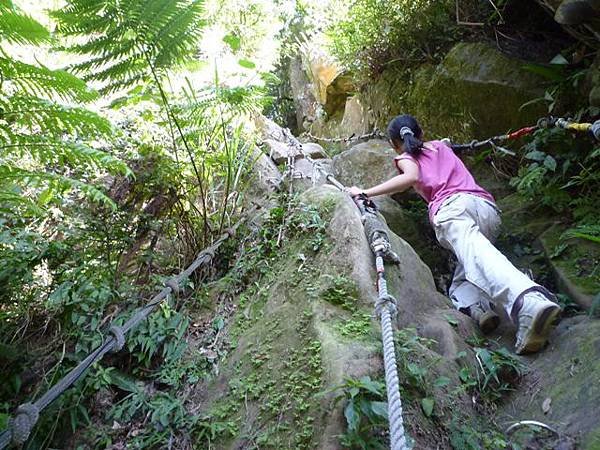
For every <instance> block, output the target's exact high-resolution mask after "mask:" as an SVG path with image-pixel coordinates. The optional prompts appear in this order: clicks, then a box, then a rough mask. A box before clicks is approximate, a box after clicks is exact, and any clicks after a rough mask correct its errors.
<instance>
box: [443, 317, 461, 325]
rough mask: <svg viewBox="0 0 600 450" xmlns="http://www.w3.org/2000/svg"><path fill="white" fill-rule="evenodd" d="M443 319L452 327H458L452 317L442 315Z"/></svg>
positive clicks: (456, 321)
mask: <svg viewBox="0 0 600 450" xmlns="http://www.w3.org/2000/svg"><path fill="white" fill-rule="evenodd" d="M444 318H445V319H446V321H447V322H448V323H449V324H450V325H452V326H453V327H457V326H458V320H456V319H455V318H454V317H452V316H451V315H449V314H444Z"/></svg>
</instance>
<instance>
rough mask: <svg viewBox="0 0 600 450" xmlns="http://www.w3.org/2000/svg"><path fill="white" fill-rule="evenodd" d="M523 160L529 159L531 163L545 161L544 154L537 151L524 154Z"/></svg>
mask: <svg viewBox="0 0 600 450" xmlns="http://www.w3.org/2000/svg"><path fill="white" fill-rule="evenodd" d="M525 158H527V159H531V160H533V161H538V162H542V161H544V160H545V159H546V154H545V153H544V152H540V151H539V150H533V151H531V152H529V153H527V154H525Z"/></svg>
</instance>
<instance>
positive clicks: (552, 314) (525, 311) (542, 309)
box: [515, 292, 560, 355]
mask: <svg viewBox="0 0 600 450" xmlns="http://www.w3.org/2000/svg"><path fill="white" fill-rule="evenodd" d="M559 313H560V306H558V305H557V304H556V303H554V302H551V301H550V300H548V299H547V298H546V297H545V296H544V295H543V294H542V293H541V292H530V293H528V294H525V295H524V296H523V305H522V306H521V309H520V310H519V313H518V319H517V320H518V325H519V328H518V330H517V342H516V344H515V353H517V354H518V355H522V354H524V353H534V352H537V351H539V350H541V349H542V347H543V346H544V345H545V344H546V341H547V340H548V335H549V334H550V331H551V326H552V322H553V321H554V319H556V317H557V316H558V314H559Z"/></svg>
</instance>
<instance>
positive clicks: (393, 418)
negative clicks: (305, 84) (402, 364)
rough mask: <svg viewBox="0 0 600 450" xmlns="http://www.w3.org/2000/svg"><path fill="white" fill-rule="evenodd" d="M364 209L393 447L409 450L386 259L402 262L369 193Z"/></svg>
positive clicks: (394, 308)
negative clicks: (375, 276) (375, 278)
mask: <svg viewBox="0 0 600 450" xmlns="http://www.w3.org/2000/svg"><path fill="white" fill-rule="evenodd" d="M284 135H285V137H286V139H287V140H288V144H289V145H290V146H293V147H295V148H296V150H298V153H299V154H300V155H302V156H303V157H304V158H306V159H307V160H308V161H310V162H311V163H312V164H313V165H314V167H315V168H316V169H317V170H319V171H320V172H321V173H322V174H323V175H324V176H325V178H326V179H327V181H329V182H330V183H331V184H333V185H334V186H335V187H336V188H338V189H339V190H341V191H345V187H344V185H343V184H341V183H340V182H339V181H338V180H336V179H335V178H334V177H333V175H331V174H330V173H328V172H327V171H326V170H325V169H323V167H322V166H321V165H320V164H319V163H318V162H317V161H315V160H313V159H312V158H310V157H309V156H308V155H306V154H305V153H304V152H303V150H302V144H301V143H300V142H299V141H298V140H297V139H296V138H295V137H294V136H293V135H292V133H291V132H290V131H289V130H287V129H286V130H284ZM354 201H355V203H356V206H357V207H358V209H359V210H360V213H361V219H362V222H363V225H364V230H365V235H366V237H367V240H368V242H369V246H370V247H371V250H372V251H373V254H374V255H375V268H376V270H377V291H378V298H377V301H376V302H375V313H376V314H377V315H378V316H379V318H380V320H381V335H382V341H383V362H384V369H385V385H386V392H387V398H388V419H389V424H390V447H391V449H392V450H408V449H409V448H410V447H409V446H408V443H407V439H406V432H405V430H404V421H403V419H402V399H401V398H400V381H399V379H398V366H397V364H396V350H395V348H394V330H393V327H392V318H393V317H394V316H395V315H396V313H397V311H398V307H397V302H396V299H395V298H394V297H393V296H392V295H390V294H389V293H388V291H387V283H386V281H385V266H384V260H388V261H390V262H392V263H395V264H398V263H399V262H400V260H399V258H398V256H397V255H396V254H395V253H394V252H392V250H391V245H390V241H389V236H388V234H387V231H386V230H385V227H384V226H383V224H382V221H381V219H380V218H379V216H378V215H377V207H376V206H375V204H374V203H373V202H372V201H370V200H369V199H368V198H367V197H366V196H359V197H357V198H355V199H354Z"/></svg>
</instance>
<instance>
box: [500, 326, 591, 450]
mask: <svg viewBox="0 0 600 450" xmlns="http://www.w3.org/2000/svg"><path fill="white" fill-rule="evenodd" d="M527 363H528V366H529V367H530V370H529V373H528V374H527V375H526V377H525V379H524V380H523V381H522V386H521V388H520V389H519V391H518V392H515V393H514V394H513V395H511V397H510V398H509V399H508V401H507V402H506V403H505V405H504V406H503V407H502V408H501V410H500V411H499V412H500V417H499V418H500V419H501V420H502V421H503V422H504V423H507V424H509V423H515V422H518V421H520V420H537V421H540V422H543V423H546V424H549V425H551V426H553V427H556V428H558V429H559V431H560V432H561V433H567V434H568V435H570V436H572V437H577V438H578V439H579V440H580V444H581V447H577V448H582V449H589V450H592V449H598V448H600V422H599V421H598V404H600V384H599V382H600V322H599V321H597V320H590V319H589V318H586V317H584V316H577V317H573V318H571V319H568V320H563V322H562V323H561V324H560V325H559V326H558V328H557V330H556V331H555V333H554V336H553V339H552V343H551V345H550V346H549V348H548V349H547V350H546V351H544V352H543V353H542V354H540V355H539V356H537V357H535V356H534V357H529V358H527ZM528 392H529V393H530V394H529V395H527V393H528ZM547 399H550V401H549V402H548V401H547ZM545 401H546V402H547V404H548V403H549V404H550V408H549V411H547V412H544V409H543V408H542V405H543V403H544V402H545ZM546 409H547V408H546ZM556 448H558V447H556Z"/></svg>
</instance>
